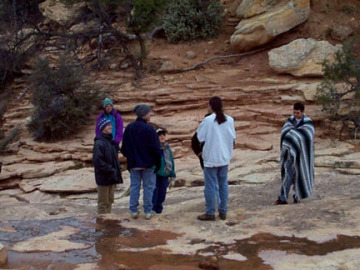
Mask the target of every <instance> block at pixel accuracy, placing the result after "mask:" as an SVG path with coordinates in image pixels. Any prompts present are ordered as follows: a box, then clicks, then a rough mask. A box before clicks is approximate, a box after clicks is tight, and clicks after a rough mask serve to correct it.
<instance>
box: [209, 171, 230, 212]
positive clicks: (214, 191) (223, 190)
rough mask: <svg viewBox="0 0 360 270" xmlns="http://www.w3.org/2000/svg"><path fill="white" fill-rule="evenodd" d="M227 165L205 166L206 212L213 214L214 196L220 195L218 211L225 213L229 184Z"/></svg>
mask: <svg viewBox="0 0 360 270" xmlns="http://www.w3.org/2000/svg"><path fill="white" fill-rule="evenodd" d="M227 173H228V165H225V166H221V167H205V168H204V178H205V189H204V196H205V202H206V214H208V215H215V207H216V198H217V197H218V195H219V197H220V200H219V201H220V202H219V207H218V208H219V209H218V210H219V212H220V213H223V214H226V212H227V210H228V199H229V186H228V178H227Z"/></svg>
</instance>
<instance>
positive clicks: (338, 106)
mask: <svg viewBox="0 0 360 270" xmlns="http://www.w3.org/2000/svg"><path fill="white" fill-rule="evenodd" d="M356 51H357V50H356V49H355V48H353V47H352V46H351V45H350V44H345V45H344V46H343V49H342V50H341V51H338V52H337V54H336V57H335V61H334V62H328V61H325V62H324V64H323V70H324V79H323V81H322V83H321V84H320V85H319V86H318V88H317V93H316V95H317V96H316V98H317V102H318V103H319V104H321V105H322V107H323V110H324V111H326V112H329V113H330V114H331V117H330V120H331V121H341V123H342V127H341V130H340V134H339V135H340V139H341V136H342V133H343V131H347V132H348V133H350V134H353V135H354V138H355V139H356V138H357V133H358V131H359V130H360V58H359V56H357V55H356V54H355V52H356Z"/></svg>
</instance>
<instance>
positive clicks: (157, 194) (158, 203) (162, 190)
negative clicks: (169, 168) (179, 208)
mask: <svg viewBox="0 0 360 270" xmlns="http://www.w3.org/2000/svg"><path fill="white" fill-rule="evenodd" d="M168 182H169V178H168V177H164V176H160V175H157V176H156V188H155V190H154V195H153V198H152V203H153V210H154V211H155V212H156V213H158V214H161V212H162V210H163V202H164V201H165V198H166V189H167V186H168Z"/></svg>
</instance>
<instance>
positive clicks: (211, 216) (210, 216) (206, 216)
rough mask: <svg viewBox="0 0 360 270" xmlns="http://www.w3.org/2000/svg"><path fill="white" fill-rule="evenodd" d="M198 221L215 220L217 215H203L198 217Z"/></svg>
mask: <svg viewBox="0 0 360 270" xmlns="http://www.w3.org/2000/svg"><path fill="white" fill-rule="evenodd" d="M197 219H198V220H202V221H207V220H215V215H208V214H202V215H200V216H198V217H197Z"/></svg>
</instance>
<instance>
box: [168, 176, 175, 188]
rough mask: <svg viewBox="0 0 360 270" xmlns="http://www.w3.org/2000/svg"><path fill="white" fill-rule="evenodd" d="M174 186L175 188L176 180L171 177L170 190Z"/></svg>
mask: <svg viewBox="0 0 360 270" xmlns="http://www.w3.org/2000/svg"><path fill="white" fill-rule="evenodd" d="M174 186H175V178H173V177H170V178H169V183H168V188H169V189H171V188H172V187H174Z"/></svg>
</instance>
